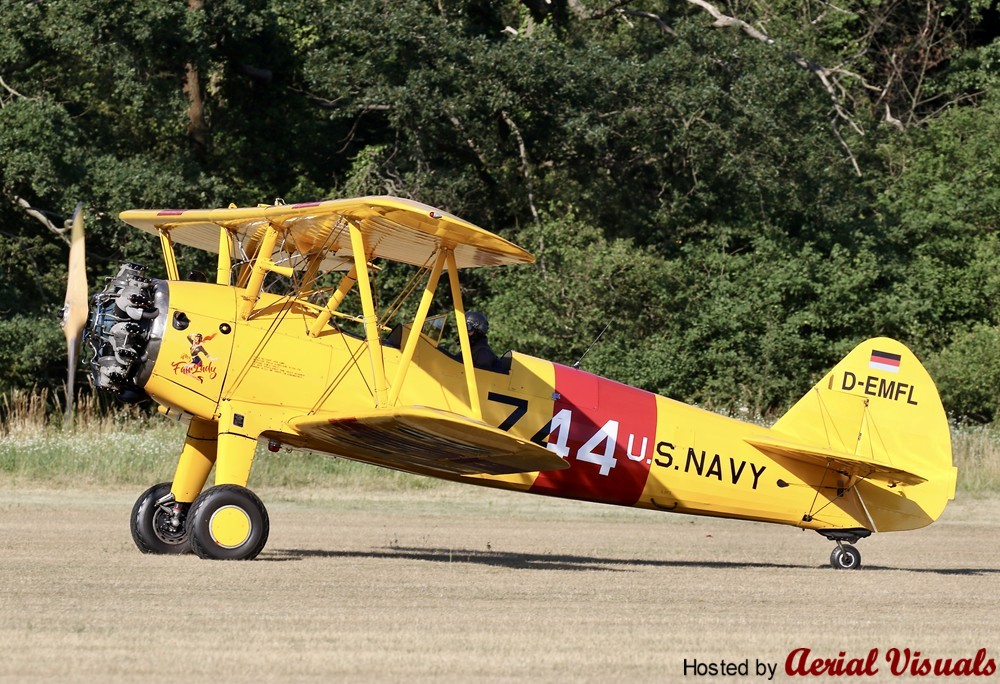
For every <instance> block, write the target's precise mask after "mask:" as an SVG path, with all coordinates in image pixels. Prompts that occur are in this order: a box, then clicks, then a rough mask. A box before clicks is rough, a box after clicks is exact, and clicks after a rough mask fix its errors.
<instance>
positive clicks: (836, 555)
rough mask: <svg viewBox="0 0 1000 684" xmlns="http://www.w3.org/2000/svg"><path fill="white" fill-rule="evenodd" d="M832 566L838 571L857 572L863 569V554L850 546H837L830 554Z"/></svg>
mask: <svg viewBox="0 0 1000 684" xmlns="http://www.w3.org/2000/svg"><path fill="white" fill-rule="evenodd" d="M830 565H832V566H833V567H835V568H836V569H837V570H857V569H858V568H860V567H861V552H860V551H858V550H857V548H856V547H854V546H851V545H850V544H837V548H835V549H834V550H833V553H831V554H830Z"/></svg>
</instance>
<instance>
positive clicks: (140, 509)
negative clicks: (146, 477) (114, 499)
mask: <svg viewBox="0 0 1000 684" xmlns="http://www.w3.org/2000/svg"><path fill="white" fill-rule="evenodd" d="M170 485H171V483H169V482H161V483H160V484H157V485H153V486H152V487H150V488H149V489H147V490H146V491H145V492H143V493H142V496H140V497H139V498H138V499H136V502H135V505H134V506H132V519H131V524H130V528H131V529H132V541H134V542H135V545H136V546H138V547H139V550H140V551H142V552H143V553H162V554H174V553H189V552H190V551H191V542H190V540H189V539H188V531H187V525H186V524H185V522H184V518H183V517H182V518H181V527H180V528H179V529H178V528H177V527H176V526H175V525H173V523H172V522H171V519H172V518H173V514H172V513H171V512H168V511H167V510H164V509H163V508H161V507H159V506H157V505H156V502H157V501H159V500H160V499H162V498H163V497H165V496H166V495H167V494H169V493H170ZM182 506H183V504H182Z"/></svg>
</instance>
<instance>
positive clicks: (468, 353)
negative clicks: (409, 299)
mask: <svg viewBox="0 0 1000 684" xmlns="http://www.w3.org/2000/svg"><path fill="white" fill-rule="evenodd" d="M445 255H446V257H447V259H448V280H449V281H450V282H451V297H452V299H453V300H454V302H455V325H457V326H458V339H459V341H460V342H461V343H462V365H463V366H465V383H466V387H468V390H469V408H470V409H472V415H473V416H475V417H476V418H478V419H479V420H482V419H483V409H482V407H481V406H480V405H479V388H478V386H477V385H476V370H475V367H474V366H473V365H472V343H471V342H469V327H468V325H467V324H466V322H465V305H464V304H463V303H462V288H461V287H459V284H458V266H456V264H455V252H454V251H453V250H450V249H448V250H445Z"/></svg>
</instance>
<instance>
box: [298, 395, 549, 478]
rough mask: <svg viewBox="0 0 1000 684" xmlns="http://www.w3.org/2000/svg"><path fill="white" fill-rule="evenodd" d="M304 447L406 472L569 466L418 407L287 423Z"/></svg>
mask: <svg viewBox="0 0 1000 684" xmlns="http://www.w3.org/2000/svg"><path fill="white" fill-rule="evenodd" d="M290 426H291V428H292V429H293V430H295V431H296V432H298V433H299V434H300V435H302V436H303V437H305V438H306V440H307V445H308V448H310V449H313V450H316V451H324V452H328V453H332V454H335V455H338V456H343V457H345V458H351V459H355V460H359V461H365V462H368V463H374V464H376V465H383V466H387V467H390V468H397V469H399V470H406V471H417V472H420V471H434V472H438V473H451V474H455V475H484V474H488V475H507V474H511V473H528V472H535V471H542V470H562V469H564V468H568V467H569V463H567V462H566V461H564V460H563V459H562V458H560V457H559V456H557V455H556V454H555V453H554V452H552V451H550V450H549V449H546V448H545V447H542V446H539V445H538V444H535V443H534V442H531V441H528V440H525V439H520V438H518V437H515V436H513V435H511V434H509V433H507V432H504V431H502V430H498V429H497V428H494V427H492V426H489V425H487V424H485V423H482V422H480V421H477V420H473V419H471V418H467V417H465V416H462V415H459V414H457V413H450V412H448V411H439V410H436V409H430V408H423V407H410V408H406V409H385V410H381V411H379V410H375V411H370V412H366V413H357V414H354V415H350V416H339V417H336V418H317V417H316V416H308V417H307V418H302V419H299V420H293V421H292V422H291V423H290Z"/></svg>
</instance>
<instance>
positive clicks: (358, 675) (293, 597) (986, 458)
mask: <svg viewBox="0 0 1000 684" xmlns="http://www.w3.org/2000/svg"><path fill="white" fill-rule="evenodd" d="M22 408H24V407H22ZM25 411H26V409H25ZM25 411H22V413H20V414H18V413H17V412H16V411H11V410H10V407H9V406H8V410H7V411H6V412H5V415H6V416H7V418H8V419H7V420H6V421H5V422H4V423H3V424H2V429H0V550H2V553H0V644H2V645H3V646H4V650H3V653H4V657H3V658H0V683H5V682H10V683H12V684H13V683H15V682H17V683H20V682H84V681H86V682H88V683H89V682H93V681H95V680H98V681H101V682H136V681H144V680H146V681H151V680H156V681H159V680H163V679H170V680H173V679H179V680H185V681H192V682H272V681H274V682H277V681H280V682H300V681H301V682H328V681H361V682H383V681H388V682H403V681H406V682H409V681H427V682H431V681H433V682H439V681H444V682H468V681H477V682H479V681H485V682H506V681H510V682H513V681H524V680H528V679H530V680H532V681H551V682H563V681H574V682H575V681H582V682H608V681H615V682H617V681H640V682H692V683H694V682H707V681H750V682H758V681H760V682H764V681H769V676H768V675H769V671H768V669H767V668H768V667H774V668H775V672H776V673H777V674H776V675H775V676H774V678H773V679H771V680H770V681H796V680H799V681H801V680H803V679H806V680H810V681H836V679H830V678H828V677H822V676H821V677H817V678H813V677H805V678H803V677H789V676H787V675H785V674H784V667H785V660H786V658H787V657H788V656H789V654H790V653H792V652H793V650H794V649H798V648H809V649H811V651H812V653H813V654H814V655H815V656H816V657H819V658H834V659H835V658H837V657H838V654H840V653H844V654H845V655H844V657H845V658H846V659H850V658H865V657H867V656H868V654H869V653H870V652H871V650H872V649H878V655H877V658H878V660H877V661H876V663H877V666H878V668H879V674H878V676H876V677H874V678H868V677H864V678H861V679H862V680H863V681H907V680H910V681H922V682H927V681H935V678H934V677H912V676H910V677H907V676H902V677H896V676H893V675H892V674H891V673H890V671H889V664H888V663H887V661H886V660H885V654H886V653H887V651H889V649H892V648H897V649H907V648H908V649H911V651H920V653H921V654H922V656H925V657H928V658H931V659H949V658H950V659H958V658H973V657H974V656H975V655H976V653H977V651H978V650H979V649H981V648H985V649H987V651H986V653H987V656H988V657H989V658H993V659H996V660H998V661H1000V598H998V592H997V591H996V583H997V580H998V578H1000V556H998V554H997V553H996V548H997V540H998V538H1000V465H998V463H1000V458H998V457H1000V439H998V436H997V433H996V432H995V431H994V430H993V429H991V428H977V429H972V428H962V429H956V430H955V431H954V432H953V442H954V447H955V461H956V464H957V465H958V466H959V472H960V475H959V495H958V497H957V500H956V501H955V502H954V503H952V504H950V505H949V507H948V509H947V510H946V511H945V513H944V515H943V516H942V518H941V520H939V521H938V522H937V523H936V524H934V525H932V526H930V527H929V528H926V529H924V530H918V531H915V532H907V533H897V534H882V535H875V536H873V537H872V538H871V539H868V540H864V541H863V542H861V543H860V544H859V548H860V549H861V552H862V555H863V563H864V568H863V569H862V571H860V572H838V571H834V570H832V569H831V568H830V567H829V565H828V557H829V553H830V550H831V548H832V545H831V544H830V543H829V542H827V541H825V540H824V539H822V538H821V537H820V536H819V535H816V534H814V533H810V532H803V531H798V530H795V529H792V528H783V527H776V526H769V525H763V524H757V523H745V522H739V521H726V520H714V519H708V518H691V517H687V516H678V515H671V514H663V513H653V512H649V511H638V510H633V509H624V508H617V507H610V506H601V505H596V504H584V503H578V502H570V501H562V500H555V499H546V498H543V497H536V496H526V495H523V494H517V493H512V492H501V491H493V490H488V489H480V488H474V487H467V486H463V485H456V484H451V483H446V482H440V481H437V480H429V479H424V478H417V477H413V476H408V475H404V474H399V473H394V472H389V471H385V470H380V469H376V468H371V467H367V466H363V465H360V464H353V463H350V462H345V461H340V460H336V459H328V458H323V457H318V456H309V455H301V454H284V453H282V454H277V455H275V454H270V453H268V452H266V451H265V450H261V451H260V452H259V454H260V456H259V458H258V462H257V464H256V465H255V468H254V475H253V487H254V490H255V491H256V492H257V493H258V494H259V495H260V496H261V497H262V499H263V500H264V502H265V504H266V505H267V507H268V510H269V512H270V516H271V537H270V540H269V542H268V545H267V547H266V548H265V550H264V552H263V554H262V555H261V556H260V558H259V560H258V561H256V562H250V563H213V562H208V561H200V560H199V559H197V558H196V557H194V556H191V555H188V556H182V557H162V556H144V555H142V554H140V553H139V552H138V551H137V549H136V548H135V546H134V544H133V542H132V540H131V537H130V535H129V529H128V516H129V511H130V510H131V506H132V503H133V501H134V500H135V498H136V496H138V494H139V493H140V492H141V491H142V490H144V489H145V488H146V487H147V486H148V485H149V484H152V483H153V482H157V481H162V480H165V479H169V477H170V475H171V472H172V468H173V465H174V463H175V460H176V455H177V450H178V448H179V445H180V442H181V441H182V439H183V427H182V426H179V425H176V424H171V423H168V422H166V421H164V420H160V419H153V420H151V421H149V420H143V419H141V417H139V416H131V417H130V418H129V419H128V421H127V422H120V421H118V420H115V419H111V418H95V417H94V416H93V415H92V416H90V417H89V418H88V417H86V416H84V417H82V418H81V420H80V422H79V425H78V427H77V429H75V430H68V431H67V430H62V429H61V428H60V427H59V426H58V425H54V424H52V423H50V422H48V421H43V422H42V423H41V424H38V423H33V422H32V420H30V411H26V412H25ZM18 415H20V416H21V418H20V419H17V418H18ZM12 416H13V417H14V418H15V420H11V417H12ZM722 661H726V662H727V663H729V664H730V665H731V666H734V667H737V668H741V667H743V666H744V664H745V667H746V668H747V671H746V674H743V671H742V670H739V669H738V674H736V675H734V676H730V677H725V676H697V675H696V674H695V672H696V671H702V672H703V671H705V670H704V669H701V670H694V669H693V668H694V666H695V665H697V666H698V667H699V668H708V667H710V666H713V665H714V666H716V667H718V666H719V664H720V663H721V662H722ZM685 663H687V664H688V665H689V669H688V670H685ZM758 665H759V666H760V667H761V668H763V674H760V675H758V674H757V667H758ZM996 678H997V677H996V676H995V675H994V677H988V678H977V681H992V680H993V679H996ZM850 679H852V680H854V679H857V678H853V677H852V678H850Z"/></svg>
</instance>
